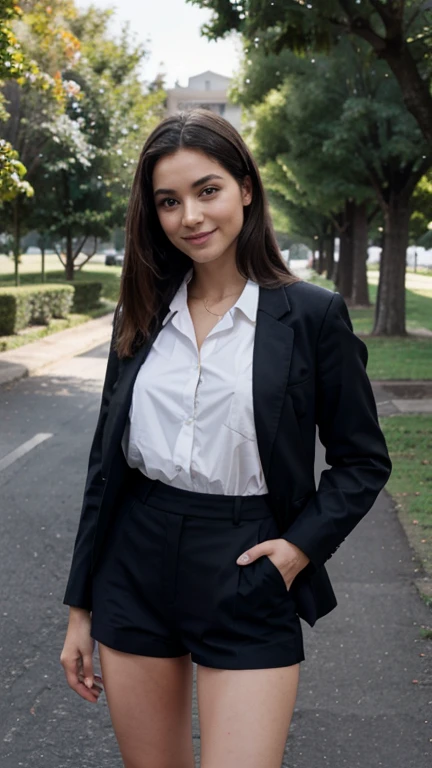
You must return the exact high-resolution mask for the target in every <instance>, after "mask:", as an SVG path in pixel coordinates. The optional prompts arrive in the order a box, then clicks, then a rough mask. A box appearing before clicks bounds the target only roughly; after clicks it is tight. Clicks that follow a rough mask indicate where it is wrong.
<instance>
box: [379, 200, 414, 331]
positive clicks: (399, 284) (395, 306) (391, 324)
mask: <svg viewBox="0 0 432 768" xmlns="http://www.w3.org/2000/svg"><path fill="white" fill-rule="evenodd" d="M410 215H411V214H410V206H409V201H407V200H406V198H405V197H401V196H398V195H397V194H395V193H393V194H391V196H390V201H389V203H388V207H387V210H386V212H385V214H384V247H383V250H382V252H381V262H380V276H379V287H378V294H379V296H378V297H377V303H376V310H375V325H374V329H373V331H372V334H373V335H374V336H378V335H383V336H405V335H406V329H405V271H406V253H407V248H408V238H409V221H410Z"/></svg>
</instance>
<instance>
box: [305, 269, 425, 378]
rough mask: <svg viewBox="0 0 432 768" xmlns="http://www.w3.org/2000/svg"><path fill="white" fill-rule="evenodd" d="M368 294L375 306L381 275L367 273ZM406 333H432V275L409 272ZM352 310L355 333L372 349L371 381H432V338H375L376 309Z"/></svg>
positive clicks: (315, 277)
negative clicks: (373, 328) (373, 335)
mask: <svg viewBox="0 0 432 768" xmlns="http://www.w3.org/2000/svg"><path fill="white" fill-rule="evenodd" d="M311 282H314V283H317V284H318V285H323V286H324V287H325V288H330V290H334V284H333V283H332V282H331V280H326V279H325V278H322V277H321V276H319V275H315V274H313V276H312V280H311ZM368 282H369V295H370V300H371V302H372V304H373V305H374V302H375V299H376V292H377V283H378V272H377V270H374V269H373V270H368ZM406 286H407V290H406V310H407V322H406V325H407V330H408V331H412V332H416V331H418V330H419V329H420V328H426V329H427V330H429V331H432V276H429V275H425V274H419V273H414V272H408V273H407V278H406ZM373 305H372V306H371V307H369V308H365V309H350V310H349V312H350V316H351V320H352V323H353V327H354V331H355V333H357V334H359V335H361V336H363V341H364V342H365V343H366V345H367V347H368V350H369V360H368V367H367V370H368V375H369V377H370V378H371V379H372V380H383V379H432V337H423V338H421V337H418V336H417V337H413V336H409V335H408V336H407V337H398V338H386V337H372V336H367V334H369V333H370V332H371V331H372V327H373V318H374V311H375V307H374V306H373Z"/></svg>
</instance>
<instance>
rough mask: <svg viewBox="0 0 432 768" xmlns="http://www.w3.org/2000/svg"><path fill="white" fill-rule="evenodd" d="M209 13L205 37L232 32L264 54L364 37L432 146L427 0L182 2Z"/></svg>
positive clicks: (431, 36) (431, 27)
mask: <svg viewBox="0 0 432 768" xmlns="http://www.w3.org/2000/svg"><path fill="white" fill-rule="evenodd" d="M187 2H189V3H191V4H193V5H198V6H200V7H201V8H207V9H211V10H212V11H213V12H214V13H213V17H212V19H211V21H210V23H209V24H206V25H204V27H203V32H204V34H205V35H206V36H207V37H208V38H209V39H213V40H215V39H218V38H220V37H223V36H224V35H226V34H227V33H228V32H230V31H231V30H237V31H239V32H241V33H242V34H243V36H244V38H245V39H246V40H247V41H249V42H253V41H255V42H256V43H257V44H259V45H261V44H262V45H263V47H264V48H265V50H266V51H267V52H269V51H273V52H276V53H279V52H280V51H282V50H283V49H290V50H293V51H294V52H296V53H299V54H304V53H305V52H306V51H310V50H315V51H324V52H329V51H330V49H331V48H332V47H333V46H334V45H335V44H336V43H337V42H338V41H339V40H340V39H341V38H342V37H346V36H348V37H351V38H352V37H357V38H361V39H363V40H364V41H365V42H367V44H368V45H369V46H370V47H371V49H372V51H373V52H374V55H375V57H376V59H377V60H380V61H385V62H386V63H387V64H388V66H389V68H390V69H391V71H392V73H393V75H394V77H395V80H396V81H397V83H398V85H399V88H400V92H401V94H402V98H403V102H404V104H405V106H406V108H407V110H408V111H409V112H410V113H411V114H412V115H413V116H414V118H415V120H416V121H417V124H418V126H419V128H420V130H421V132H422V134H423V137H424V139H425V140H426V141H427V143H428V144H429V145H431V144H432V93H431V78H432V66H431V61H432V57H431V53H432V3H431V2H430V0H427V1H425V0H357V1H355V0H319V2H315V3H312V2H310V3H309V2H306V0H274V2H271V3H270V2H262V0H242V2H239V3H233V2H231V0H187Z"/></svg>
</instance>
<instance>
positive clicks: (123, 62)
mask: <svg viewBox="0 0 432 768" xmlns="http://www.w3.org/2000/svg"><path fill="white" fill-rule="evenodd" d="M28 6H29V8H28V14H24V16H23V20H22V26H21V32H22V37H23V39H24V38H25V40H26V44H27V46H28V48H29V50H31V51H32V52H33V53H34V55H35V56H38V55H40V61H39V59H38V63H39V64H40V66H41V67H42V66H43V67H45V69H46V70H47V71H48V72H49V73H50V77H51V78H52V80H53V82H54V83H55V93H56V95H57V99H53V96H52V94H53V91H52V89H51V90H47V91H46V92H44V93H43V94H39V93H36V92H35V91H34V90H33V89H32V88H24V87H20V86H19V84H16V83H12V82H9V83H7V84H6V87H5V93H6V95H7V98H8V106H9V112H10V117H9V119H8V122H7V123H6V126H5V132H6V133H7V134H8V138H9V140H10V141H11V143H12V144H14V146H16V147H19V149H20V151H21V155H22V157H23V158H25V161H26V164H27V167H28V176H29V179H30V180H31V182H32V184H33V185H34V189H35V196H34V199H33V201H32V202H31V204H27V203H24V201H19V203H17V206H19V211H18V216H16V217H15V218H18V220H19V222H20V229H21V231H23V230H24V228H28V227H35V226H37V229H38V230H39V232H40V233H41V235H42V236H43V238H44V239H46V238H48V237H54V238H55V239H56V240H57V241H59V240H61V241H62V242H63V243H64V246H65V248H64V256H63V253H62V252H61V251H59V258H60V260H61V261H62V263H63V265H64V267H65V271H66V276H67V278H68V279H73V274H74V270H75V269H76V268H78V269H79V268H82V266H83V262H82V261H80V263H79V264H78V256H79V254H80V253H81V250H82V248H83V247H84V245H85V243H86V241H87V240H88V238H89V237H91V236H92V237H94V238H95V239H97V238H101V237H103V238H106V237H108V236H109V233H110V231H111V229H112V227H114V226H116V225H117V226H118V225H121V224H123V219H124V212H125V207H126V206H125V204H126V191H127V188H128V186H129V183H130V181H131V174H132V169H133V166H134V165H135V162H136V158H137V154H138V153H137V148H135V147H136V143H137V140H139V139H140V138H141V137H143V138H144V137H145V135H146V132H148V131H149V130H151V128H152V127H153V125H154V124H155V122H156V121H158V120H159V119H160V117H161V108H162V103H163V100H164V98H165V95H164V93H163V92H162V91H161V90H160V89H155V90H154V91H153V92H151V93H147V92H146V89H145V87H144V85H143V83H142V82H141V81H140V80H139V77H138V72H137V70H138V66H139V64H140V63H141V61H142V59H143V57H144V56H145V51H144V49H143V48H142V47H141V46H135V45H133V44H132V42H131V38H130V34H129V32H128V29H127V27H125V28H124V29H123V31H122V33H121V36H120V40H119V41H114V40H112V39H111V36H110V34H109V32H108V20H109V16H110V12H101V11H100V10H99V9H95V8H90V9H89V10H88V11H86V12H85V13H82V14H80V13H78V12H77V11H76V9H75V6H74V4H73V3H72V2H70V1H69V0H57V2H56V3H55V4H52V5H50V6H49V7H46V6H45V4H41V3H29V4H28ZM48 8H49V12H48ZM23 25H24V26H23ZM45 36H47V37H48V40H49V39H51V40H52V45H46V40H45ZM17 234H18V236H19V231H18V233H17ZM91 255H92V254H91V253H89V254H88V258H91Z"/></svg>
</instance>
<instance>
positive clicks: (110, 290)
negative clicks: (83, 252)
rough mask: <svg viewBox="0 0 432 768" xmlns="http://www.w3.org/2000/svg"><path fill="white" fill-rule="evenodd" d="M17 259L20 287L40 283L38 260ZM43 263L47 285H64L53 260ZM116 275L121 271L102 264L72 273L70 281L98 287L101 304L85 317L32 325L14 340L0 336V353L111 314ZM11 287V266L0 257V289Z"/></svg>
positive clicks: (116, 290)
mask: <svg viewBox="0 0 432 768" xmlns="http://www.w3.org/2000/svg"><path fill="white" fill-rule="evenodd" d="M21 259H22V263H21V265H20V284H21V285H32V284H35V283H40V282H41V275H40V271H39V267H40V256H33V255H31V256H27V255H23V256H22V257H21ZM45 262H46V282H47V283H66V282H67V281H66V279H65V276H64V270H63V269H62V268H61V265H60V262H59V260H58V257H57V256H55V255H53V254H49V255H47V257H46V260H45ZM59 267H60V269H59ZM120 274H121V267H106V266H105V264H104V263H99V262H96V263H93V262H89V263H88V264H87V265H86V266H85V267H84V268H83V269H82V270H81V271H79V272H78V271H77V272H75V275H74V279H75V281H76V282H88V281H92V280H95V281H97V282H101V283H102V285H103V288H102V301H101V303H100V306H99V307H98V308H97V309H93V310H89V311H88V312H86V313H80V314H76V313H73V314H70V315H69V316H68V317H67V318H65V319H61V320H60V319H53V320H52V321H51V322H50V324H49V325H48V326H46V325H33V326H31V327H30V328H27V329H25V330H24V331H21V332H20V333H18V334H16V335H15V336H0V352H5V351H7V350H9V349H15V348H16V347H20V346H22V345H23V344H28V343H29V342H31V341H36V340H37V339H41V338H43V337H44V336H49V335H50V334H52V333H56V332H57V331H63V330H65V329H66V328H72V327H74V326H76V325H80V324H81V323H85V322H86V321H87V320H92V319H94V318H96V317H100V316H101V315H105V314H106V313H107V312H111V311H113V310H114V308H115V305H116V303H117V300H118V294H119V289H120ZM14 284H15V281H14V272H13V262H12V260H11V259H8V258H6V257H5V256H0V286H6V287H7V286H13V285H14Z"/></svg>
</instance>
